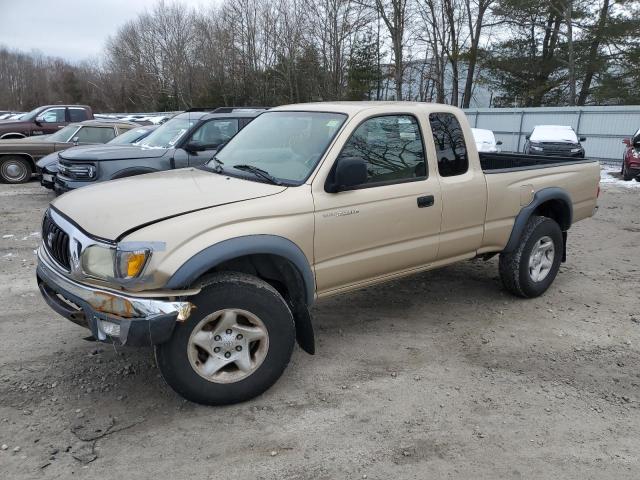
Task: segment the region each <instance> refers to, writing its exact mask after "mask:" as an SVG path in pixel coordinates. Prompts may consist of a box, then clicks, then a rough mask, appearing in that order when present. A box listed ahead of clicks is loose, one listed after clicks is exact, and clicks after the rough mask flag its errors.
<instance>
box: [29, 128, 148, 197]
mask: <svg viewBox="0 0 640 480" xmlns="http://www.w3.org/2000/svg"><path fill="white" fill-rule="evenodd" d="M156 128H158V127H157V125H144V126H139V127H138V126H136V127H133V128H131V129H130V130H128V131H125V132H124V133H122V134H121V135H118V136H117V137H115V138H114V139H112V140H109V141H108V142H107V143H106V144H105V146H106V145H135V144H136V143H137V142H139V141H140V140H142V139H143V138H145V137H146V136H147V135H149V134H150V133H151V132H153V131H154V130H155V129H156ZM72 148H74V149H76V150H77V149H81V148H90V147H72ZM58 153H59V152H53V153H50V154H49V155H46V156H44V157H42V158H41V159H40V160H38V161H37V162H36V169H37V171H38V173H39V174H40V184H41V185H42V186H43V187H45V188H49V189H53V187H54V178H55V176H56V174H57V173H58V161H59V160H60V158H59V156H58Z"/></svg>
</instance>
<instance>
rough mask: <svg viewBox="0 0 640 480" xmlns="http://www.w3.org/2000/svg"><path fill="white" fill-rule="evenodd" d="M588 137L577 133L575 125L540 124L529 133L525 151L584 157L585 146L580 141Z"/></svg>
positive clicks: (538, 153) (533, 153)
mask: <svg viewBox="0 0 640 480" xmlns="http://www.w3.org/2000/svg"><path fill="white" fill-rule="evenodd" d="M586 140H587V139H586V137H580V139H578V136H577V135H576V132H575V131H574V130H573V127H570V126H566V125H538V126H536V127H534V128H533V131H532V132H531V135H527V137H526V141H525V143H524V153H526V154H528V155H550V156H560V157H576V158H584V148H583V147H582V144H581V143H580V142H584V141H586Z"/></svg>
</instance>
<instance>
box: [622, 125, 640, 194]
mask: <svg viewBox="0 0 640 480" xmlns="http://www.w3.org/2000/svg"><path fill="white" fill-rule="evenodd" d="M622 143H624V144H625V145H626V148H625V149H624V154H623V155H622V169H621V171H620V174H621V175H622V178H623V179H624V180H626V181H629V180H633V179H634V178H635V179H636V180H637V181H639V182H640V130H638V131H637V132H636V133H634V134H633V136H632V137H631V138H625V139H624V140H623V141H622Z"/></svg>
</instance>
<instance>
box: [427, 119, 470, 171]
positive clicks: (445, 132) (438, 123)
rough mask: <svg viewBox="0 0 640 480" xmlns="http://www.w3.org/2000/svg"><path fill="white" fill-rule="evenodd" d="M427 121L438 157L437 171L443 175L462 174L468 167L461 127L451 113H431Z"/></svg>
mask: <svg viewBox="0 0 640 480" xmlns="http://www.w3.org/2000/svg"><path fill="white" fill-rule="evenodd" d="M429 123H430V124H431V131H432V132H433V140H434V142H435V144H436V155H437V157H438V171H439V172H440V175H441V176H443V177H453V176H455V175H462V174H463V173H465V172H466V171H467V170H468V169H469V159H468V157H467V146H466V145H465V143H464V134H463V133H462V127H461V126H460V122H458V119H457V118H456V116H455V115H454V114H452V113H431V114H429Z"/></svg>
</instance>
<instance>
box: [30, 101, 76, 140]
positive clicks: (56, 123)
mask: <svg viewBox="0 0 640 480" xmlns="http://www.w3.org/2000/svg"><path fill="white" fill-rule="evenodd" d="M66 111H67V109H66V108H65V107H52V108H48V109H47V110H45V111H44V112H42V113H41V114H40V115H38V117H37V123H36V125H35V126H34V127H33V132H32V135H49V134H51V133H55V132H57V131H58V130H59V129H61V128H63V127H65V126H66V125H67V123H68V122H67V120H66Z"/></svg>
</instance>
